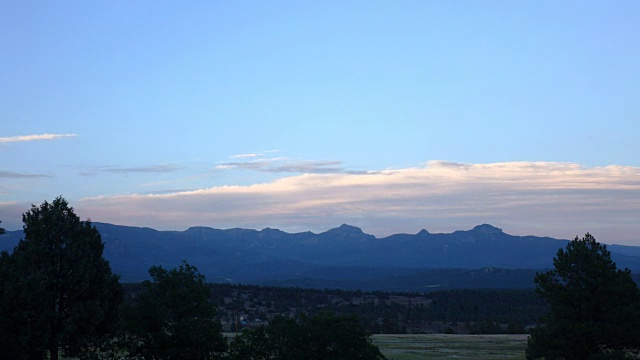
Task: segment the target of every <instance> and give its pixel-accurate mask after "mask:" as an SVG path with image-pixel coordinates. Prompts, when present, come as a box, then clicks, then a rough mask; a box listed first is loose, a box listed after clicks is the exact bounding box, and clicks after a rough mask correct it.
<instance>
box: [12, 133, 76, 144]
mask: <svg viewBox="0 0 640 360" xmlns="http://www.w3.org/2000/svg"><path fill="white" fill-rule="evenodd" d="M77 136H78V135H76V134H37V135H21V136H11V137H0V143H13V142H25V141H37V140H57V139H63V138H70V137H77Z"/></svg>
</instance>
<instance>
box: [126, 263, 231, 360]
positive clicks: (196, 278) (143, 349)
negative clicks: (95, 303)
mask: <svg viewBox="0 0 640 360" xmlns="http://www.w3.org/2000/svg"><path fill="white" fill-rule="evenodd" d="M149 274H150V275H151V278H152V281H145V282H144V283H143V290H142V292H141V293H140V294H138V295H137V297H136V298H135V299H134V301H133V303H132V304H131V305H130V307H128V308H127V310H126V312H125V317H126V323H127V326H126V327H127V331H128V336H129V337H128V351H129V352H130V354H131V355H132V356H138V357H140V358H143V359H172V360H174V359H194V360H197V359H218V358H220V357H221V354H222V353H224V351H225V350H226V340H225V338H224V337H223V336H222V333H221V330H222V329H221V327H220V322H219V321H217V320H216V319H215V316H216V313H217V312H216V307H215V306H214V305H213V304H211V303H209V301H208V299H209V297H210V292H211V290H210V289H209V288H208V287H207V286H206V284H205V282H204V281H205V278H204V276H203V275H202V274H200V273H199V272H198V269H197V268H196V267H195V266H192V265H189V264H188V263H186V262H184V263H183V264H182V265H180V266H179V267H178V268H174V269H171V270H166V269H164V268H162V267H161V266H152V267H151V268H150V269H149Z"/></svg>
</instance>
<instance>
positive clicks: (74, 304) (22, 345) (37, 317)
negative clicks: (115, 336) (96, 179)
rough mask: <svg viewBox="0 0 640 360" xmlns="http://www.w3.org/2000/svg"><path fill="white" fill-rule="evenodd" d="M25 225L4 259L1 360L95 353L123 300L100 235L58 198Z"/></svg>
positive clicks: (0, 261)
mask: <svg viewBox="0 0 640 360" xmlns="http://www.w3.org/2000/svg"><path fill="white" fill-rule="evenodd" d="M22 221H23V223H24V226H23V229H24V235H25V238H24V239H23V240H21V241H20V242H19V244H18V245H17V246H16V248H15V249H14V251H13V253H12V254H8V253H7V252H3V253H2V254H1V255H0V315H1V317H2V322H1V323H0V357H1V358H11V359H24V358H27V359H43V358H45V356H46V354H47V352H48V353H49V357H50V359H54V360H55V359H57V358H58V356H59V355H58V354H59V352H61V353H62V354H63V355H64V356H80V355H81V354H88V353H91V352H92V349H95V347H96V346H98V345H99V344H102V343H104V341H105V339H106V337H107V336H108V335H109V334H111V333H113V332H114V330H115V327H116V325H117V319H118V316H117V312H118V307H119V305H120V303H121V300H122V296H123V291H122V288H121V287H120V283H119V282H118V277H117V276H115V275H113V274H112V273H111V268H110V266H109V263H108V262H107V261H106V260H105V259H104V258H103V257H102V253H103V250H104V244H103V243H102V240H101V238H100V234H99V233H98V231H97V230H96V229H95V227H93V226H92V225H91V223H90V222H89V221H80V219H79V218H78V216H76V215H75V213H74V212H73V208H71V207H69V205H68V203H67V201H66V200H64V199H63V198H61V197H58V198H56V199H55V200H54V201H53V202H52V203H48V202H46V201H45V202H44V203H43V204H42V205H40V206H39V207H36V206H35V205H33V206H32V207H31V210H29V211H28V212H26V213H24V214H23V215H22Z"/></svg>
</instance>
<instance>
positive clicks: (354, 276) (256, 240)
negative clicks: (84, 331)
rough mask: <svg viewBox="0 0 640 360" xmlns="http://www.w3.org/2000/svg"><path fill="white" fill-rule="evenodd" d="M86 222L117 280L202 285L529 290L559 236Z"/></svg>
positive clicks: (16, 236)
mask: <svg viewBox="0 0 640 360" xmlns="http://www.w3.org/2000/svg"><path fill="white" fill-rule="evenodd" d="M93 225H94V226H95V227H96V228H97V229H98V230H99V232H100V234H101V236H102V240H103V241H104V243H105V250H104V256H105V258H106V259H107V260H109V262H110V263H111V267H112V269H113V271H114V273H117V274H119V275H120V276H121V278H122V281H124V282H137V281H140V280H143V279H147V278H148V273H147V270H148V269H149V267H150V266H152V265H162V266H165V267H174V266H177V265H178V264H180V262H181V261H183V260H186V261H188V262H189V263H190V264H192V265H195V266H197V267H198V269H199V270H200V272H201V273H203V274H204V275H205V276H206V278H207V280H208V281H212V282H234V283H238V282H239V283H252V284H265V285H279V286H280V285H286V286H300V287H318V288H325V287H326V288H344V289H357V288H359V289H362V290H403V291H428V290H433V289H443V288H460V287H464V288H478V287H494V288H523V287H533V280H532V279H533V276H534V275H535V273H536V271H539V270H541V269H546V268H550V267H551V266H552V261H553V257H554V256H555V254H556V252H557V251H558V249H560V248H563V247H565V246H566V244H567V242H568V240H560V239H553V238H550V237H537V236H514V235H509V234H506V233H504V232H503V231H502V230H501V229H499V228H497V227H494V226H492V225H488V224H483V225H478V226H476V227H474V228H473V229H471V230H461V231H455V232H452V233H430V232H428V231H427V230H422V231H420V232H418V233H417V234H395V235H391V236H388V237H384V238H376V237H375V236H373V235H369V234H365V233H364V232H363V231H362V230H361V229H360V228H357V227H354V226H349V225H341V226H339V227H337V228H334V229H331V230H328V231H326V232H322V233H318V234H316V233H312V232H302V233H287V232H283V231H280V230H278V229H271V228H265V229H262V230H251V229H240V228H234V229H227V230H221V229H214V228H209V227H192V228H189V229H187V230H185V231H158V230H154V229H150V228H141V227H130V226H120V225H113V224H107V223H99V222H96V223H93ZM22 237H23V233H22V231H8V232H7V233H6V234H5V235H2V236H0V250H7V251H11V250H12V249H13V247H14V246H15V245H16V244H17V243H18V241H19V240H20V239H21V238H22ZM607 248H608V249H609V251H611V253H612V258H613V259H614V261H616V263H617V265H618V267H620V268H629V269H631V270H632V271H634V272H638V271H640V247H634V246H621V245H609V246H608V247H607Z"/></svg>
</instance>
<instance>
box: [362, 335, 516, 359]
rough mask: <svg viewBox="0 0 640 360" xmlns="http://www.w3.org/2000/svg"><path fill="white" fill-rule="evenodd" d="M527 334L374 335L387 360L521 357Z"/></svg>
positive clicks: (373, 339) (373, 338)
mask: <svg viewBox="0 0 640 360" xmlns="http://www.w3.org/2000/svg"><path fill="white" fill-rule="evenodd" d="M527 336H528V335H449V334H412V335H404V334H400V335H397V334H393V335H391V334H390V335H373V336H372V337H371V339H372V341H373V343H374V344H375V345H376V346H378V347H379V348H380V351H381V352H382V353H383V354H384V355H385V356H386V357H387V358H389V359H390V360H391V359H393V360H418V359H459V360H464V359H469V360H483V359H485V360H524V359H525V355H524V349H525V347H526V345H527Z"/></svg>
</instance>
